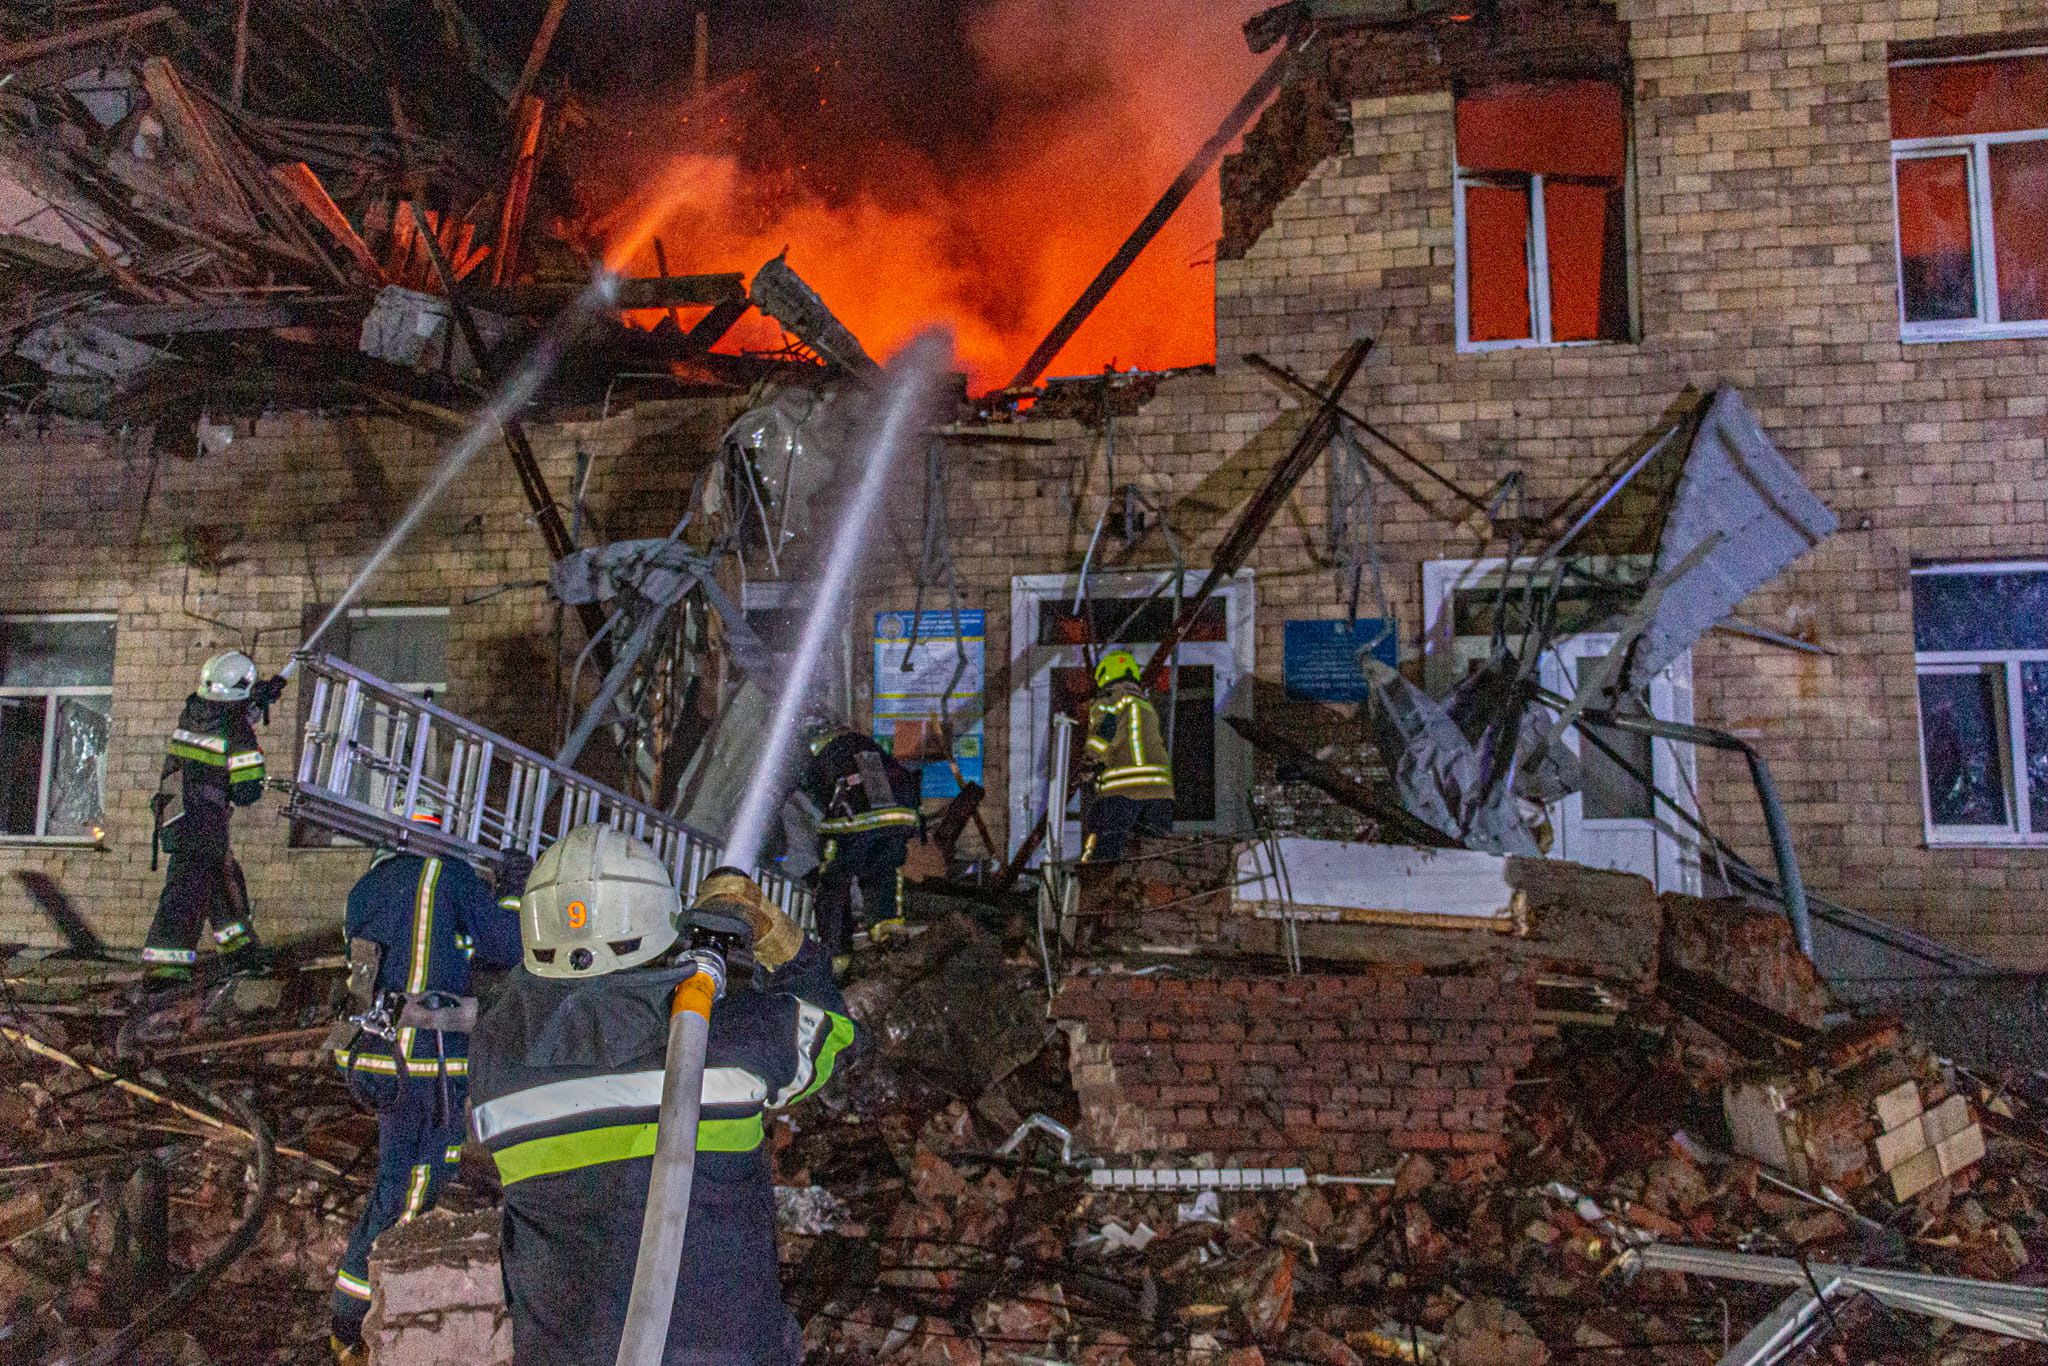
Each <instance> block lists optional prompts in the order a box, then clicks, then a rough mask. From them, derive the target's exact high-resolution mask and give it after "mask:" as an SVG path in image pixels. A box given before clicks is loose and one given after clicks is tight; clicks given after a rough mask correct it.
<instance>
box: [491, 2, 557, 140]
mask: <svg viewBox="0 0 2048 1366" xmlns="http://www.w3.org/2000/svg"><path fill="white" fill-rule="evenodd" d="M568 8H569V0H548V8H547V12H546V13H545V14H543V15H541V17H540V29H539V30H538V31H537V32H536V33H535V34H534V35H533V46H532V47H531V48H529V49H527V53H526V65H525V66H523V67H521V68H520V69H519V79H518V80H517V81H516V82H514V83H513V86H512V94H511V96H510V97H509V98H507V99H506V101H505V107H506V108H507V109H510V110H512V111H513V112H514V113H515V114H516V113H517V112H518V111H519V106H520V102H521V101H522V100H524V99H525V98H526V94H527V92H528V91H530V90H532V89H533V83H534V82H535V81H536V80H538V79H539V78H540V69H541V66H542V64H543V63H545V62H546V61H547V59H548V49H549V48H550V47H553V46H554V42H555V30H556V29H558V28H560V27H561V26H562V15H563V13H564V12H565V11H566V10H567V9H568Z"/></svg>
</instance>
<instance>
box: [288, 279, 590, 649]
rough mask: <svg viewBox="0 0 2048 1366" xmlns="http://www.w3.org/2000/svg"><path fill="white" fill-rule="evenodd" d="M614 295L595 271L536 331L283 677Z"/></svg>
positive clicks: (545, 378)
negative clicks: (540, 330) (584, 286)
mask: <svg viewBox="0 0 2048 1366" xmlns="http://www.w3.org/2000/svg"><path fill="white" fill-rule="evenodd" d="M618 299H619V277H618V276H617V275H616V274H614V273H613V272H612V270H611V269H610V268H609V267H606V268H604V269H601V270H599V271H598V273H597V274H596V276H595V277H593V278H592V279H591V282H590V285H589V287H588V288H587V289H585V290H584V291H583V292H582V293H581V294H579V295H577V296H576V300H575V302H573V303H571V304H570V305H569V306H568V307H567V308H565V309H563V310H562V311H561V312H560V313H559V314H557V315H556V317H555V319H554V321H553V322H551V323H549V324H548V326H547V330H546V331H545V332H543V333H541V337H540V340H539V341H537V342H535V343H534V344H533V347H532V348H531V349H530V350H529V351H527V353H526V355H525V356H523V357H522V358H521V359H520V362H519V365H518V367H517V368H516V369H514V370H513V371H512V373H511V374H509V375H507V376H506V377H505V378H504V380H503V381H502V382H501V383H500V384H499V385H498V388H497V391H496V392H495V393H493V394H492V395H491V399H490V402H488V403H486V404H485V405H484V407H483V409H482V411H480V412H479V413H478V414H477V415H476V418H475V419H474V420H473V421H472V422H471V423H470V424H469V426H468V427H467V428H466V429H464V431H463V433H462V435H461V436H459V437H457V438H456V439H455V441H454V442H453V443H452V444H451V445H450V446H449V447H448V450H447V453H446V454H444V455H443V456H442V457H441V464H440V466H439V467H438V468H437V469H435V471H434V477H433V478H432V479H429V480H428V481H427V486H426V487H425V488H423V489H421V490H420V492H419V496H418V497H416V498H414V499H413V500H412V506H410V507H408V508H407V509H406V510H405V515H404V516H403V517H400V518H399V519H398V522H397V524H396V525H394V526H393V527H392V528H391V530H390V531H389V532H387V533H386V534H385V536H384V539H383V540H382V541H380V542H379V543H378V545H377V548H376V549H375V550H373V551H371V552H370V558H369V559H367V560H365V561H364V562H363V567H362V568H361V569H359V570H357V571H356V576H355V578H353V579H351V580H350V581H349V585H348V587H347V588H345V589H343V590H342V593H341V596H340V597H338V598H336V599H335V600H334V606H332V607H330V608H328V609H327V615H326V616H325V617H323V618H321V621H320V624H319V625H318V626H316V627H314V628H313V632H312V634H311V635H309V636H307V637H306V639H305V641H304V642H303V643H302V644H301V645H300V646H299V648H298V650H296V651H294V652H293V656H292V658H291V659H290V660H289V661H287V662H286V664H285V666H284V669H283V671H282V674H283V676H284V677H286V678H289V677H291V675H292V673H293V671H294V670H295V669H297V667H298V656H299V655H300V654H303V653H305V652H306V651H309V650H311V649H312V648H313V646H314V645H316V644H318V643H319V640H320V638H321V637H322V636H324V635H326V634H327V631H328V628H329V627H331V626H333V625H334V623H335V622H337V621H339V620H340V619H341V614H342V613H343V612H346V611H347V610H348V608H349V605H350V604H351V603H353V602H354V601H355V600H356V599H357V598H358V597H360V596H361V595H362V592H363V589H364V588H365V587H367V586H368V585H369V582H370V580H371V579H373V578H375V577H376V576H377V571H378V570H380V569H382V568H383V567H384V562H385V561H386V560H388V559H390V558H391V553H392V552H393V551H395V550H397V549H398V547H399V546H400V545H402V544H404V542H405V540H406V538H407V537H408V536H410V535H412V532H413V528H415V527H417V526H418V525H419V524H420V519H421V518H423V517H425V516H426V515H427V512H428V510H429V509H431V508H432V507H433V506H434V504H435V503H438V502H439V501H440V500H441V495H442V494H444V493H446V492H447V491H448V486H449V485H450V484H453V483H454V482H455V481H456V479H457V478H459V477H460V476H461V474H462V472H463V471H464V470H466V469H468V468H469V464H470V462H471V461H472V460H474V459H476V457H477V453H478V452H479V451H481V450H483V448H484V447H485V446H487V445H489V444H490V443H491V441H492V440H493V439H495V438H496V437H498V435H499V434H500V431H501V429H502V428H503V427H504V425H505V423H507V422H510V421H512V420H514V419H515V418H517V417H518V416H519V412H520V410H521V409H523V408H524V407H525V406H526V405H527V404H528V403H529V402H531V401H532V399H533V396H534V394H535V392H536V391H538V390H539V388H540V386H541V385H543V384H545V383H547V381H548V377H549V376H551V375H553V374H554V373H555V370H556V369H557V368H558V367H559V366H560V365H561V363H562V357H563V356H565V355H567V354H568V351H569V347H570V346H571V345H572V344H573V343H574V342H575V340H576V337H577V335H578V334H579V333H581V332H582V330H583V328H584V327H585V326H586V325H587V324H588V323H589V322H590V321H591V319H593V318H595V317H597V316H598V315H599V314H600V313H605V312H609V311H615V310H616V309H617V308H618Z"/></svg>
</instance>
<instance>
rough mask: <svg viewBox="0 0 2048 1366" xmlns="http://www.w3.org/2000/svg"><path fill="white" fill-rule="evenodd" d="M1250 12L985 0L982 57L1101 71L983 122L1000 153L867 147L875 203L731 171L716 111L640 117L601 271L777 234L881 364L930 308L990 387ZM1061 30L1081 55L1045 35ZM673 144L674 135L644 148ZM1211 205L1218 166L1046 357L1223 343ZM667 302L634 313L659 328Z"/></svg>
mask: <svg viewBox="0 0 2048 1366" xmlns="http://www.w3.org/2000/svg"><path fill="white" fill-rule="evenodd" d="M1261 7H1262V5H1261V3H1260V0H1231V3H1228V4H1203V3H1201V0H1169V3H1162V4H1156V5H1152V6H1137V7H1133V6H1118V5H1114V4H1112V3H1110V0H1077V2H1076V3H1073V4H1069V5H1066V6H1062V7H1060V12H1059V15H1058V21H1057V22H1055V20H1054V19H1053V18H1050V17H1049V16H1048V11H1047V9H1046V7H1045V6H1044V5H1043V4H1042V3H1038V0H997V3H995V4H993V5H992V6H990V7H989V8H987V9H986V10H985V11H983V12H982V13H981V14H980V16H979V17H978V18H977V19H976V21H975V23H974V27H973V30H972V34H971V37H972V40H973V43H974V46H975V49H976V51H977V52H979V53H980V54H981V55H982V57H983V59H984V61H985V63H986V64H987V67H988V69H989V70H990V71H992V72H996V73H1001V72H1003V71H1005V70H1012V69H1014V64H1015V63H1017V62H1019V61H1031V60H1034V54H1037V55H1039V56H1042V57H1043V58H1044V59H1045V60H1048V61H1056V60H1069V61H1079V60H1081V57H1079V56H1076V55H1073V54H1076V53H1080V52H1082V51H1083V49H1085V57H1086V60H1087V61H1088V62H1090V63H1097V62H1099V63H1100V64H1101V69H1100V70H1099V71H1092V72H1091V77H1090V80H1089V81H1086V82H1081V81H1077V85H1086V87H1087V90H1086V93H1085V95H1081V94H1077V96H1076V98H1075V99H1074V101H1073V104H1072V106H1071V108H1066V109H1057V110H1054V111H1052V112H1051V113H1050V114H1048V113H1047V112H1046V111H1044V110H1043V109H1040V110H1037V111H1034V113H1033V114H1032V115H1031V116H1030V117H1029V118H1028V119H1027V118H1025V117H1024V116H1022V115H1020V116H1018V120H1017V123H1018V126H1017V127H1013V128H1004V127H1000V126H999V127H997V128H994V129H991V130H989V138H990V146H991V152H990V154H989V156H988V158H987V160H986V163H985V164H984V165H981V166H978V167H976V168H975V169H974V170H973V172H972V173H970V174H967V175H964V176H963V175H961V174H960V173H959V172H958V171H957V170H956V171H951V172H949V171H944V170H941V169H940V168H938V167H935V166H933V165H931V164H930V163H929V162H928V161H925V160H923V159H921V158H919V157H918V156H916V155H914V154H911V153H907V152H905V151H904V150H903V149H901V148H896V147H890V146H884V145H878V146H876V147H875V148H874V149H873V151H872V155H873V157H874V158H875V159H876V160H875V161H874V162H872V163H871V165H872V166H875V167H877V168H879V169H880V171H881V172H882V174H879V175H877V176H876V177H874V179H877V180H880V181H884V182H886V184H887V185H888V187H889V188H888V192H887V196H886V199H885V198H884V197H883V196H882V195H879V194H873V193H868V194H859V195H855V196H852V197H848V196H845V195H840V196H834V197H828V196H827V195H824V194H821V193H817V192H816V191H815V190H813V189H810V188H808V187H806V186H805V185H804V183H803V179H804V177H803V173H804V170H805V168H803V167H793V168H790V170H789V171H788V172H787V173H786V174H784V175H782V176H779V177H768V178H764V177H762V176H761V175H760V174H759V173H748V172H745V171H743V170H742V168H741V165H740V162H739V160H738V158H737V157H735V156H733V155H729V154H726V153H725V152H723V151H721V150H716V149H711V150H707V149H706V143H708V142H710V141H711V138H710V136H709V134H710V133H711V132H714V131H718V129H717V125H719V124H720V123H722V120H719V119H713V118H703V117H697V118H694V119H693V118H691V117H689V116H687V115H685V116H684V117H680V118H676V119H673V120H671V121H670V122H669V123H668V125H667V127H666V128H660V127H649V126H646V125H645V124H644V123H643V124H642V126H640V127H639V128H637V129H635V131H636V132H637V133H639V134H640V135H641V136H640V137H639V138H638V139H637V145H636V147H635V149H634V151H633V153H632V155H634V156H637V157H640V158H642V159H643V169H641V170H640V171H639V173H638V175H637V177H636V180H637V185H636V188H635V190H634V191H633V192H632V193H630V194H628V195H626V196H623V197H622V199H621V201H620V202H618V203H615V204H613V205H610V206H608V207H606V208H605V209H604V210H602V211H601V212H599V213H596V214H594V215H593V216H592V218H591V220H590V221H588V222H586V223H585V224H584V225H583V229H582V230H583V233H584V234H585V235H586V236H588V237H589V238H590V239H592V240H597V241H602V242H604V243H605V247H604V256H605V259H606V261H607V262H608V263H609V264H610V265H611V266H612V267H613V268H614V269H616V270H619V271H621V272H623V273H626V274H632V275H653V274H656V273H658V270H657V266H656V262H655V259H654V253H653V250H652V244H653V242H654V240H655V239H656V238H657V237H658V238H660V239H661V241H662V242H663V244H664V247H665V250H666V253H667V256H668V262H669V268H670V269H671V270H673V271H676V272H678V273H684V272H708V271H721V270H739V271H744V272H746V273H748V274H749V275H751V273H752V272H753V271H754V270H755V269H756V268H757V267H758V266H759V265H760V264H761V263H762V262H763V261H766V260H768V259H770V258H771V257H773V256H775V255H776V254H777V253H779V252H782V251H783V250H784V249H785V248H786V249H787V250H788V254H789V263H790V265H791V266H792V267H793V268H794V269H795V270H796V271H797V273H798V274H800V275H802V276H803V278H804V279H805V280H806V281H808V282H809V283H810V285H811V286H812V288H814V289H816V290H817V291H818V293H819V295H820V296H821V297H823V298H824V300H825V302H826V303H827V304H828V305H830V306H831V308H832V310H833V311H834V312H835V313H836V314H838V316H839V318H840V320H841V321H843V322H844V323H845V324H846V325H847V326H848V327H849V328H851V329H852V330H853V332H854V334H855V335H856V336H858V337H859V338H860V339H861V342H862V344H863V345H864V346H866V347H867V349H868V350H869V351H870V352H871V353H873V354H874V355H875V356H876V357H877V358H878V359H884V358H887V357H888V356H890V355H893V354H894V353H895V352H896V351H898V350H899V349H900V348H902V347H903V346H904V345H906V344H907V343H908V342H909V341H910V340H911V339H912V338H913V337H914V336H916V335H917V334H918V333H919V332H920V331H921V330H922V329H924V328H926V327H928V326H930V325H932V324H933V323H941V324H944V325H946V326H947V327H949V328H950V329H951V330H952V332H953V335H954V338H955V344H956V348H957V349H956V358H957V363H958V364H959V365H960V367H961V368H963V369H965V370H966V371H967V372H968V376H969V380H970V383H971V384H972V385H973V386H974V387H975V388H976V389H977V390H986V389H990V388H994V387H997V386H999V385H1001V384H1004V383H1006V382H1007V381H1008V380H1009V378H1010V376H1011V374H1012V373H1013V372H1014V371H1015V369H1016V367H1017V366H1018V365H1019V364H1020V363H1021V362H1022V361H1023V359H1024V357H1025V355H1026V354H1028V353H1029V351H1030V350H1031V348H1032V347H1033V346H1034V345H1035V344H1036V343H1037V341H1038V339H1039V338H1040V337H1041V336H1043V335H1044V334H1045V332H1046V331H1047V330H1048V329H1049V328H1050V327H1051V326H1052V324H1053V322H1054V320H1055V319H1057V318H1058V317H1059V315H1060V314H1061V313H1062V312H1064V311H1065V309H1066V308H1067V306H1068V305H1069V304H1071V303H1072V302H1073V300H1074V299H1075V297H1076V296H1078V295H1079V293H1080V292H1081V290H1082V289H1083V288H1084V287H1085V286H1086V285H1087V283H1088V281H1089V280H1090V279H1091V278H1093V276H1094V275H1095V273H1096V271H1098V270H1099V269H1100V268H1101V267H1102V265H1103V263H1104V262H1105V261H1107V260H1108V259H1109V257H1110V256H1111V254H1112V253H1114V252H1115V251H1116V249H1117V247H1118V246H1119V245H1120V244H1121V243H1122V242H1123V240H1124V238H1125V236H1126V235H1127V234H1128V233H1129V232H1130V230H1131V229H1132V228H1133V227H1134V226H1136V224H1137V222H1138V221H1139V219H1141V218H1142V217H1143V216H1144V215H1145V213H1146V211H1147V210H1149V209H1150V208H1151V206H1152V204H1153V202H1154V201H1155V200H1156V199H1157V197H1158V196H1159V194H1160V192H1161V191H1163V190H1164V189H1165V188H1166V186H1167V185H1168V184H1169V183H1170V182H1171V181H1172V180H1173V178H1174V176H1175V175H1177V174H1178V173H1179V171H1180V169H1181V167H1182V165H1183V164H1185V162H1186V160H1187V158H1188V157H1189V156H1190V155H1192V153H1193V152H1194V150H1195V149H1196V148H1197V147H1198V146H1200V144H1201V143H1202V141H1203V140H1204V139H1205V138H1207V137H1208V136H1209V135H1210V133H1212V132H1213V131H1214V129H1215V126H1216V124H1217V123H1218V122H1219V121H1220V120H1221V118H1222V116H1223V114H1224V112H1225V111H1226V110H1228V109H1229V107H1230V106H1231V104H1232V103H1233V102H1234V101H1235V100H1236V99H1237V97H1238V96H1239V95H1240V94H1241V93H1242V92H1243V90H1244V88H1245V87H1246V86H1247V85H1249V84H1250V82H1251V81H1252V80H1253V79H1254V78H1255V77H1256V75H1257V73H1258V71H1259V68H1260V66H1261V65H1262V60H1263V59H1261V58H1259V57H1256V56H1254V55H1253V54H1251V53H1249V52H1248V51H1247V50H1246V48H1245V45H1244V41H1243V39H1242V37H1241V36H1240V32H1239V28H1240V24H1241V22H1242V20H1243V19H1244V18H1246V17H1247V16H1249V15H1250V14H1251V13H1253V12H1254V11H1256V10H1257V9H1259V8H1261ZM1134 10H1135V11H1137V12H1136V13H1134V12H1133V11H1134ZM1055 30H1058V31H1057V32H1056V31H1055ZM1062 44H1065V45H1067V46H1068V47H1070V48H1071V49H1072V52H1071V53H1068V54H1067V55H1066V56H1062V55H1061V53H1060V52H1054V51H1052V50H1051V49H1052V48H1054V47H1058V46H1060V45H1062ZM1038 74H1039V75H1040V77H1041V78H1042V77H1043V73H1042V72H1041V73H1038ZM721 98H723V99H728V100H740V101H744V100H745V99H746V98H747V89H746V87H745V85H744V84H738V85H736V86H734V87H728V88H727V89H726V90H725V91H722V92H721V91H714V92H713V95H712V98H711V102H712V103H715V102H716V101H717V100H719V99H721ZM693 112H694V111H693ZM664 140H665V141H666V142H667V143H668V145H667V146H665V147H664V146H657V147H650V146H649V144H660V143H662V142H664ZM650 152H657V153H658V154H659V160H657V161H655V168H654V169H653V170H652V171H648V170H646V169H644V162H645V161H646V160H649V159H651V158H649V153H650ZM864 154H866V150H865V149H864ZM1221 218H1222V210H1221V204H1220V201H1219V198H1218V194H1217V189H1216V178H1215V175H1214V173H1211V175H1210V176H1209V178H1208V180H1207V182H1206V183H1205V184H1204V185H1203V186H1201V187H1199V188H1197V189H1196V191H1195V192H1194V194H1193V195H1191V196H1190V197H1189V199H1188V201H1187V202H1186V203H1185V204H1184V205H1183V206H1182V207H1181V209H1180V211H1179V213H1178V214H1176V215H1175V217H1174V219H1173V220H1172V221H1171V222H1169V223H1168V224H1167V225H1166V227H1165V229H1164V230H1162V231H1161V233H1160V234H1159V236H1158V237H1157V238H1156V239H1155V240H1154V241H1153V243H1152V245H1151V246H1150V247H1149V248H1147V250H1146V251H1145V253H1144V254H1143V255H1142V256H1140V257H1139V259H1138V260H1137V262H1136V263H1135V264H1134V265H1133V266H1132V267H1131V268H1130V270H1129V271H1128V272H1127V273H1126V274H1125V275H1124V277H1123V279H1122V280H1121V281H1120V282H1119V283H1118V285H1117V287H1116V288H1115V289H1114V290H1113V291H1112V292H1111V293H1110V295H1109V297H1108V298H1107V299H1106V300H1104V302H1103V303H1102V304H1101V306H1100V307H1098V308H1097V310H1096V311H1095V313H1094V315H1093V316H1092V317H1091V318H1090V319H1089V320H1088V322H1087V323H1086V324H1084V325H1083V326H1082V328H1081V330H1080V331H1079V333H1077V334H1076V336H1075V337H1074V339H1073V340H1072V341H1071V342H1069V343H1068V345H1067V346H1066V347H1065V348H1064V349H1063V350H1062V351H1061V352H1060V354H1059V355H1058V356H1057V357H1055V358H1054V361H1053V364H1052V366H1051V368H1050V369H1049V370H1048V372H1047V373H1048V374H1050V375H1071V374H1083V373H1092V372H1095V371H1098V370H1100V369H1101V368H1102V367H1103V366H1104V365H1106V364H1114V365H1117V366H1119V367H1131V366H1139V367H1143V368H1147V369H1163V368H1166V367H1169V366H1178V365H1194V364H1201V363H1204V362H1207V361H1210V360H1212V359H1214V356H1215V327H1214V318H1215V314H1214V297H1215V294H1214V267H1213V253H1214V244H1215V240H1216V237H1217V235H1218V233H1219V232H1220V229H1221ZM662 316H664V315H663V314H660V313H649V314H643V315H641V316H640V317H638V318H636V319H635V321H637V322H640V323H642V324H643V325H648V326H652V325H654V324H655V323H657V322H658V321H659V320H660V318H661V317H662ZM684 321H685V323H686V324H687V322H688V321H690V319H689V318H688V317H687V316H685V318H684ZM782 340H783V339H782V336H781V333H780V331H779V329H777V327H776V325H775V323H774V322H773V320H771V319H768V318H765V317H762V316H760V315H759V314H749V315H747V317H746V318H745V319H744V320H743V321H742V323H741V325H740V326H738V327H736V328H735V329H734V330H733V331H732V332H731V333H729V334H728V335H727V337H726V339H725V341H724V342H723V343H722V344H721V345H720V347H719V349H720V350H722V351H734V350H765V349H774V348H776V347H779V346H780V345H781V344H782Z"/></svg>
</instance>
